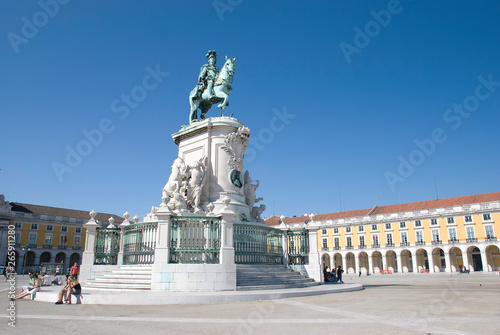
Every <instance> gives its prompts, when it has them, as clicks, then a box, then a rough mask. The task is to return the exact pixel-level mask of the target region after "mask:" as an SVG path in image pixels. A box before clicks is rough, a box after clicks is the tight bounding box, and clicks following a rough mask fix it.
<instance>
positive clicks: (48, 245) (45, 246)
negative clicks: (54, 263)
mask: <svg viewBox="0 0 500 335" xmlns="http://www.w3.org/2000/svg"><path fill="white" fill-rule="evenodd" d="M42 248H44V249H52V244H44V245H43V247H42Z"/></svg>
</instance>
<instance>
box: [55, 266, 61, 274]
mask: <svg viewBox="0 0 500 335" xmlns="http://www.w3.org/2000/svg"><path fill="white" fill-rule="evenodd" d="M59 271H61V270H60V269H59V265H58V266H56V276H59Z"/></svg>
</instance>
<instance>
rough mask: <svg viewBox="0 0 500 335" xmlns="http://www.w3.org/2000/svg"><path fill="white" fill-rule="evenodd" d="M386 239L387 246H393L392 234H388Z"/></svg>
mask: <svg viewBox="0 0 500 335" xmlns="http://www.w3.org/2000/svg"><path fill="white" fill-rule="evenodd" d="M385 237H386V239H387V245H392V234H391V233H388V234H386V235H385Z"/></svg>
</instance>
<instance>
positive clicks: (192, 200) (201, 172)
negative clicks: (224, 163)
mask: <svg viewBox="0 0 500 335" xmlns="http://www.w3.org/2000/svg"><path fill="white" fill-rule="evenodd" d="M186 176H187V178H188V185H187V204H188V206H190V207H191V208H192V209H193V210H194V212H200V211H201V208H200V199H201V195H202V190H203V186H204V185H205V176H206V157H203V158H200V160H198V161H196V162H195V163H194V165H190V166H189V167H188V172H187V175H186Z"/></svg>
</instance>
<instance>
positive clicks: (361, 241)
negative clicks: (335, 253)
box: [359, 235, 366, 247]
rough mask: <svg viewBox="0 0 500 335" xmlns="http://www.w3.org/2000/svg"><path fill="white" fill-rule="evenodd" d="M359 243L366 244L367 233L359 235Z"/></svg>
mask: <svg viewBox="0 0 500 335" xmlns="http://www.w3.org/2000/svg"><path fill="white" fill-rule="evenodd" d="M359 245H360V246H362V247H364V246H366V243H365V235H359Z"/></svg>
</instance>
